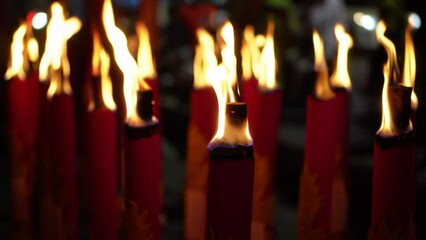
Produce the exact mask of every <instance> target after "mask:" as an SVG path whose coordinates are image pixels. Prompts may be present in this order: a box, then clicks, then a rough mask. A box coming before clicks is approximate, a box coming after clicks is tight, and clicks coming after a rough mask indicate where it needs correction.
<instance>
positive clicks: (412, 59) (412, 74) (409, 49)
mask: <svg viewBox="0 0 426 240" xmlns="http://www.w3.org/2000/svg"><path fill="white" fill-rule="evenodd" d="M412 30H413V28H412V25H411V23H410V21H408V24H407V27H406V29H405V56H404V71H403V75H402V84H404V85H405V86H407V87H412V88H413V91H412V92H411V109H413V110H416V109H417V107H418V99H417V96H416V93H415V92H414V83H415V81H416V54H415V52H414V43H413V37H412V36H411V32H412Z"/></svg>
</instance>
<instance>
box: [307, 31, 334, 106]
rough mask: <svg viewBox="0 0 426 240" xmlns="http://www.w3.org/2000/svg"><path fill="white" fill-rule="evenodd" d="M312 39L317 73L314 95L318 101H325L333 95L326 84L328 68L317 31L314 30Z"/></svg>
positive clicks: (327, 83)
mask: <svg viewBox="0 0 426 240" xmlns="http://www.w3.org/2000/svg"><path fill="white" fill-rule="evenodd" d="M312 39H313V42H314V51H315V66H314V68H315V71H316V72H317V73H318V76H317V79H316V82H315V87H314V93H315V96H316V97H317V98H318V99H321V100H327V99H330V98H332V97H334V93H333V91H332V90H331V87H330V84H329V82H328V68H327V62H326V60H325V55H324V42H323V40H322V38H321V36H320V35H319V33H318V31H317V30H316V29H314V31H313V35H312Z"/></svg>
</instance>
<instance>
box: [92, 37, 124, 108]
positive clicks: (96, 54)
mask: <svg viewBox="0 0 426 240" xmlns="http://www.w3.org/2000/svg"><path fill="white" fill-rule="evenodd" d="M109 67H110V58H109V55H108V53H107V52H106V51H105V49H104V48H103V46H102V44H101V40H100V38H99V34H98V33H97V32H94V33H93V55H92V75H93V76H96V77H98V76H100V79H101V94H102V100H103V103H104V105H105V107H106V108H108V109H110V110H115V109H116V108H117V106H116V105H115V102H114V98H113V96H112V81H111V78H110V75H109ZM93 108H94V103H93V101H92V102H91V103H90V105H89V109H90V110H92V109H93Z"/></svg>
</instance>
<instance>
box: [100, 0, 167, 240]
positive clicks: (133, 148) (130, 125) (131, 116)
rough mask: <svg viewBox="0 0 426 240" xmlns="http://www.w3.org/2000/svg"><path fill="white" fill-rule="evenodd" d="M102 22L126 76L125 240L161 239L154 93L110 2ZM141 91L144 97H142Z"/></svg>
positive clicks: (158, 137) (158, 142)
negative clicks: (117, 21) (131, 51)
mask: <svg viewBox="0 0 426 240" xmlns="http://www.w3.org/2000/svg"><path fill="white" fill-rule="evenodd" d="M102 20H103V24H104V27H105V30H106V35H107V37H108V40H109V41H110V42H111V45H112V46H113V50H114V57H115V60H116V62H117V65H118V67H119V68H120V70H121V71H122V72H123V76H124V79H123V84H124V85H123V91H124V99H125V103H126V119H125V135H126V136H125V142H124V148H125V149H124V154H125V188H124V191H125V201H126V216H125V219H124V228H125V229H124V231H125V233H124V234H125V239H144V238H148V237H150V238H151V239H161V236H162V226H161V224H160V215H161V213H162V192H161V179H162V177H161V174H162V173H161V156H160V152H161V145H160V144H161V141H160V140H161V139H160V135H159V121H158V120H157V118H156V117H155V116H154V115H153V109H152V108H153V106H152V101H153V92H152V89H150V88H149V86H148V84H147V83H146V82H144V81H141V80H140V79H141V77H142V74H141V72H140V71H139V68H138V65H137V63H136V61H135V59H134V58H133V56H132V55H131V54H130V52H129V49H128V48H127V39H126V36H125V34H124V33H123V32H122V31H121V30H120V29H119V28H118V27H117V26H116V25H115V20H114V13H113V8H112V3H111V1H110V0H106V1H105V2H104V5H103V12H102ZM141 84H142V85H141ZM141 86H142V89H141ZM140 89H141V90H142V93H140V94H139V97H138V93H137V92H138V91H139V90H140Z"/></svg>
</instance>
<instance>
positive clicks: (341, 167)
mask: <svg viewBox="0 0 426 240" xmlns="http://www.w3.org/2000/svg"><path fill="white" fill-rule="evenodd" d="M335 94H336V96H335V97H333V98H332V99H328V100H318V99H315V98H314V97H312V96H308V99H307V113H306V114H307V115H306V140H305V159H304V167H303V170H302V174H301V180H300V192H299V210H298V223H297V224H298V228H297V234H298V237H299V238H303V239H309V238H310V237H315V235H318V237H319V236H322V237H331V236H334V237H338V238H345V234H346V229H347V211H348V196H347V195H348V191H347V179H346V175H347V161H348V159H347V158H348V141H349V139H348V126H349V125H348V124H349V122H348V93H347V92H346V91H345V90H341V91H337V92H335Z"/></svg>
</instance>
